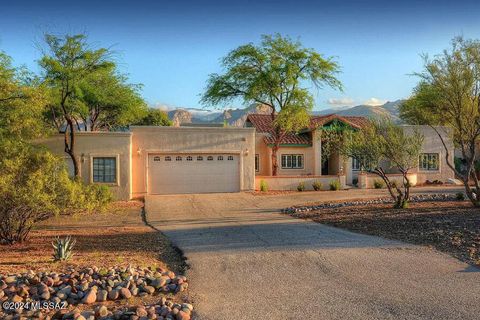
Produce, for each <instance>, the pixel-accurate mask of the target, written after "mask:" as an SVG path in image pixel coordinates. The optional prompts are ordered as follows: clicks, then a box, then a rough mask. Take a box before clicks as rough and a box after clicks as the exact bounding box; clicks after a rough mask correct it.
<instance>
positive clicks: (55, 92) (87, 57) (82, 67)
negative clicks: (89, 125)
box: [39, 35, 113, 177]
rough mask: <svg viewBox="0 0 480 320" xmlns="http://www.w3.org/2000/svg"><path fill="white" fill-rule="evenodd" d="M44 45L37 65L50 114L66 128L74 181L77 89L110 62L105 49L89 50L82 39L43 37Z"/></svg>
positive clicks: (79, 108) (79, 100) (76, 161)
mask: <svg viewBox="0 0 480 320" xmlns="http://www.w3.org/2000/svg"><path fill="white" fill-rule="evenodd" d="M45 42H46V45H47V49H46V52H45V53H44V56H43V57H42V58H41V59H40V61H39V64H40V67H41V68H42V69H43V76H44V79H45V83H46V84H47V85H48V87H49V88H50V90H51V95H50V97H51V106H52V110H56V111H58V112H59V113H60V114H61V116H60V119H61V120H60V123H62V124H63V121H64V122H65V124H66V129H65V131H64V136H65V139H64V143H65V152H66V153H67V154H68V155H69V156H70V157H71V159H72V162H73V167H74V174H75V176H76V177H78V176H79V175H80V171H79V160H78V157H77V156H76V154H75V141H76V139H75V137H76V135H75V132H76V130H78V127H79V125H78V119H77V116H78V114H80V112H81V110H82V107H83V102H82V100H81V98H82V96H81V93H82V90H81V88H80V86H81V84H82V83H83V82H84V80H85V79H87V78H91V77H92V76H93V75H94V74H97V73H99V72H102V71H105V70H108V69H110V68H112V65H113V62H112V61H111V59H110V52H109V51H108V50H107V49H104V48H101V49H95V50H94V49H91V48H90V47H89V45H88V43H87V42H86V37H85V36H84V35H73V36H71V35H66V36H64V37H57V36H54V35H46V36H45ZM56 124H57V125H58V123H56Z"/></svg>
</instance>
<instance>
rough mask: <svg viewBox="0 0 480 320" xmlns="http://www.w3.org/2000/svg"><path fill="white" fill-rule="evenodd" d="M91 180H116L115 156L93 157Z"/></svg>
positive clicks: (108, 181)
mask: <svg viewBox="0 0 480 320" xmlns="http://www.w3.org/2000/svg"><path fill="white" fill-rule="evenodd" d="M93 182H101V183H102V182H103V183H115V182H117V158H115V157H94V158H93Z"/></svg>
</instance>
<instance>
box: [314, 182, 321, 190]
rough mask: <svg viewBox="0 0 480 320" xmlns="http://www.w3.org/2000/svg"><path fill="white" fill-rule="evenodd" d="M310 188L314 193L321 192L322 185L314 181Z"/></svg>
mask: <svg viewBox="0 0 480 320" xmlns="http://www.w3.org/2000/svg"><path fill="white" fill-rule="evenodd" d="M312 188H313V190H315V191H320V190H322V183H321V182H320V181H314V182H313V183H312Z"/></svg>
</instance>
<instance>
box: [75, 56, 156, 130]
mask: <svg viewBox="0 0 480 320" xmlns="http://www.w3.org/2000/svg"><path fill="white" fill-rule="evenodd" d="M141 87H142V86H141V85H138V84H129V83H128V77H127V76H126V75H123V74H119V73H118V72H117V71H116V66H115V65H111V66H110V67H109V68H105V69H103V70H100V71H98V72H95V73H92V74H90V75H89V76H88V77H86V78H85V79H83V81H82V82H80V84H79V89H80V95H79V105H80V108H79V109H80V110H79V117H80V119H81V121H82V123H84V124H86V125H84V126H83V129H84V130H86V131H87V130H90V131H97V130H115V129H117V128H120V127H126V126H128V125H129V124H132V123H134V122H136V121H138V119H141V118H142V117H145V116H146V115H147V114H148V108H147V104H146V103H145V101H144V100H143V98H142V97H141V95H140V89H141Z"/></svg>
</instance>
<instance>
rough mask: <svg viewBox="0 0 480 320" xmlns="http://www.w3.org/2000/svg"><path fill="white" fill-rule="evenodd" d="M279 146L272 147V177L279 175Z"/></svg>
mask: <svg viewBox="0 0 480 320" xmlns="http://www.w3.org/2000/svg"><path fill="white" fill-rule="evenodd" d="M278 149H279V145H278V143H276V144H275V145H274V146H273V147H272V176H277V175H278V157H277V153H278Z"/></svg>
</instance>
